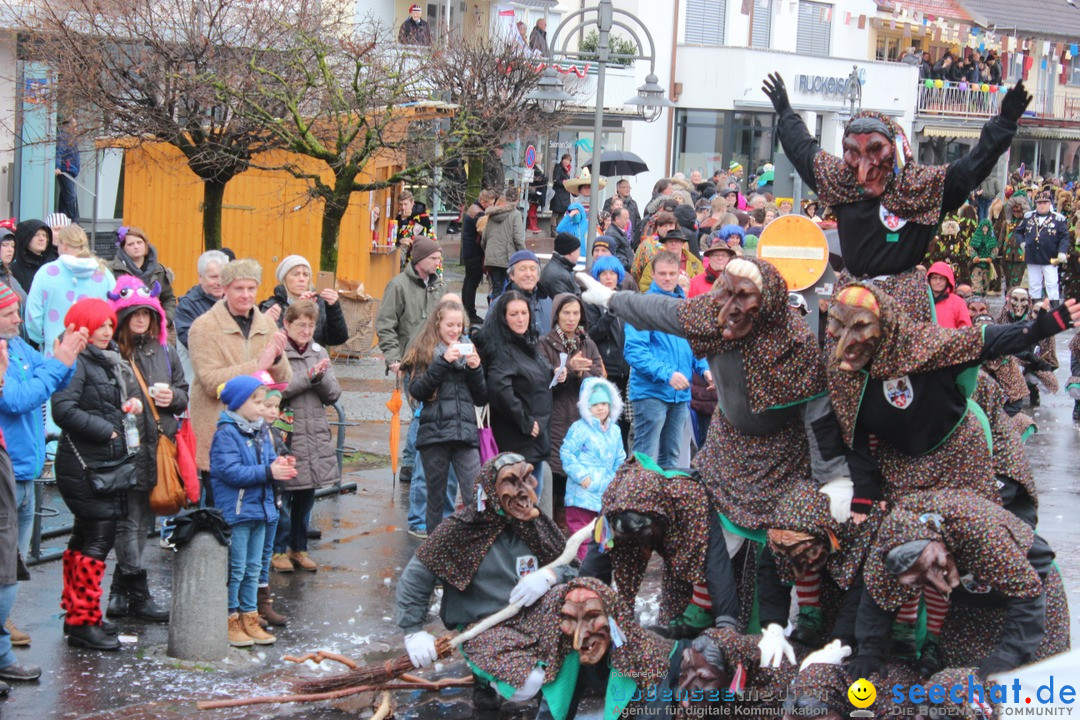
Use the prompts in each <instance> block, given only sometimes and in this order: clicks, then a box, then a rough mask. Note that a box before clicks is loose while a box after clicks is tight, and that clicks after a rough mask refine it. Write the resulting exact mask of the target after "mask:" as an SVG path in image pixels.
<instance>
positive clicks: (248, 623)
mask: <svg viewBox="0 0 1080 720" xmlns="http://www.w3.org/2000/svg"><path fill="white" fill-rule="evenodd" d="M240 622H241V623H242V624H243V628H244V632H246V633H247V634H248V635H250V636H251V639H252V640H253V641H254V642H255V644H256V645H269V644H270V643H273V642H277V638H276V637H274V636H273V635H271V634H270V633H268V632H266V631H265V630H263V629H262V628H261V627H259V613H258V611H255V610H253V611H251V612H246V613H243V614H241V615H240Z"/></svg>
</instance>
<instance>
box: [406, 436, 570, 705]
mask: <svg viewBox="0 0 1080 720" xmlns="http://www.w3.org/2000/svg"><path fill="white" fill-rule="evenodd" d="M532 472H533V466H532V465H530V464H529V463H528V462H526V461H525V458H523V457H522V456H521V455H518V454H516V453H502V454H500V455H496V456H495V457H494V458H492V459H490V460H488V461H487V462H486V463H484V465H483V466H481V468H480V472H479V473H478V474H477V476H476V502H475V503H471V504H469V505H468V506H466V507H464V508H462V509H460V510H458V511H457V512H455V513H454V514H453V515H451V516H450V517H448V518H446V519H445V520H443V521H442V522H441V523H439V526H438V527H437V528H436V529H435V532H433V533H431V535H429V536H428V538H427V540H425V541H424V543H423V544H422V545H421V546H420V547H419V549H417V551H416V554H415V555H414V556H413V558H412V559H411V560H410V561H409V564H408V565H406V566H405V570H404V571H403V572H402V573H401V577H400V578H399V579H398V586H397V604H398V626H399V627H400V628H401V629H402V630H403V631H404V633H405V649H406V650H407V651H408V653H409V658H410V659H411V660H412V662H413V665H415V666H416V667H418V668H421V667H427V666H428V665H431V664H432V663H433V662H435V659H436V657H437V656H438V653H437V652H436V650H435V636H433V635H432V634H431V633H429V632H427V631H426V630H424V622H425V620H426V618H427V612H428V607H429V605H430V603H431V596H432V594H433V593H434V592H435V586H436V584H439V583H441V584H442V586H443V597H442V604H441V607H440V611H439V615H440V617H441V619H442V621H443V624H444V625H445V626H446V627H447V628H450V629H458V628H462V627H464V626H465V625H468V624H470V623H473V622H475V621H477V620H479V619H480V618H483V617H486V616H488V615H491V614H493V613H495V612H497V611H499V610H502V609H503V608H504V607H506V605H507V603H508V602H511V603H512V602H522V603H523V604H524V605H531V604H533V603H534V602H536V601H537V600H538V599H540V598H541V597H543V595H544V593H545V592H547V590H548V589H549V588H550V587H551V586H552V585H555V584H556V583H558V582H565V581H566V580H569V579H570V578H572V577H574V576H575V575H576V574H577V568H575V567H572V566H569V565H567V566H563V567H560V568H558V569H556V570H555V571H554V572H552V571H549V570H539V569H540V568H541V567H543V566H544V565H547V564H548V563H550V562H551V561H553V560H554V559H556V558H557V557H558V556H559V554H560V553H562V551H563V548H564V547H565V546H566V537H565V536H564V535H563V533H562V531H561V530H559V528H558V526H557V525H555V523H554V521H552V520H551V518H549V517H547V516H546V515H544V514H543V513H541V512H540V510H539V508H537V507H536V504H537V497H536V478H534V477H533V475H532ZM473 704H474V706H475V707H476V708H477V709H487V710H491V709H497V708H498V698H497V697H496V696H495V693H494V691H493V690H492V689H491V688H490V687H489V686H488V685H487V684H486V683H484V682H482V681H481V682H478V683H477V684H476V685H475V687H474V691H473Z"/></svg>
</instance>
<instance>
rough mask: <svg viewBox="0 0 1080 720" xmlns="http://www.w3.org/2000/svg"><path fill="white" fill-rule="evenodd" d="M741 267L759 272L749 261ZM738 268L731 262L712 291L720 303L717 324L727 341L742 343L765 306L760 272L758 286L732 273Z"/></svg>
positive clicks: (751, 278)
mask: <svg viewBox="0 0 1080 720" xmlns="http://www.w3.org/2000/svg"><path fill="white" fill-rule="evenodd" d="M741 263H742V264H746V265H750V266H751V267H752V268H753V269H754V270H757V267H756V266H754V265H753V264H752V263H748V262H746V261H741ZM732 265H735V268H732ZM739 267H740V261H737V260H733V261H731V262H729V263H728V264H727V266H726V268H725V272H724V273H723V274H721V275H720V277H719V278H718V279H717V281H716V284H715V286H714V288H713V292H715V293H716V294H717V296H718V297H719V299H720V314H719V316H718V318H717V322H718V323H719V325H720V327H721V332H722V333H723V336H724V339H725V340H740V339H742V338H744V337H746V336H747V335H748V334H749V333H750V331H751V330H752V329H753V328H754V321H755V320H756V319H757V316H758V313H760V312H761V306H762V305H763V304H764V299H763V298H762V296H761V273H760V271H758V273H757V282H756V283H755V281H754V278H753V277H745V276H741V275H738V274H735V272H733V270H738V268H739Z"/></svg>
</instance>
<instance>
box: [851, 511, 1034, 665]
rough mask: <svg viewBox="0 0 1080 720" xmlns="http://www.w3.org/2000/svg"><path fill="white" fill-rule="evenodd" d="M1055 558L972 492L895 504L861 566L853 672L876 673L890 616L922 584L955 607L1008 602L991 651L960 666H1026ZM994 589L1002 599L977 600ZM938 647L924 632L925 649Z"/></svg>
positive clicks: (1015, 522) (1008, 515) (1018, 523)
mask: <svg viewBox="0 0 1080 720" xmlns="http://www.w3.org/2000/svg"><path fill="white" fill-rule="evenodd" d="M1053 559H1054V553H1053V551H1052V550H1051V549H1050V547H1049V545H1047V544H1046V542H1045V541H1044V540H1043V539H1042V538H1040V537H1039V536H1037V535H1036V534H1035V533H1034V531H1033V530H1032V529H1031V528H1030V527H1028V526H1027V525H1025V524H1024V523H1023V522H1021V521H1020V520H1019V519H1017V518H1016V517H1015V516H1014V515H1012V514H1011V513H1009V512H1008V511H1006V510H1004V509H1002V508H1000V507H999V506H998V505H996V504H995V503H993V502H989V501H987V500H984V499H982V498H979V497H977V496H975V495H973V494H972V493H969V492H966V491H962V490H940V491H935V492H924V493H917V494H915V495H911V496H909V497H907V498H904V499H902V500H900V501H899V502H898V503H897V504H896V506H895V507H894V509H893V510H892V512H890V513H889V515H888V516H887V517H886V518H885V519H884V520H883V521H882V525H881V528H880V529H879V531H878V534H877V538H876V540H875V542H874V547H873V548H872V549H871V551H870V555H869V557H868V558H867V561H866V568H865V572H864V576H863V577H864V580H865V582H866V591H867V592H866V594H864V596H863V601H862V603H861V605H860V608H859V620H858V627H857V633H858V637H859V649H858V654H857V656H856V657H855V658H854V659H853V660H852V662H851V664H850V667H849V670H850V673H851V674H852V675H853V676H855V677H865V676H866V675H867V674H869V673H871V672H875V671H877V670H879V669H880V668H881V666H882V662H883V658H884V657H885V655H886V652H885V650H886V648H885V645H886V643H887V636H888V628H889V624H890V622H891V616H892V614H893V613H894V612H895V611H896V610H897V609H898V608H899V607H900V605H902V604H903V603H904V601H906V600H908V599H910V598H911V597H913V596H914V595H915V594H917V593H919V592H921V591H922V589H923V588H925V587H930V588H933V589H934V590H935V591H937V592H938V593H940V594H941V595H943V596H945V597H948V598H949V599H950V601H951V603H953V604H965V605H972V604H986V603H987V601H991V600H995V599H996V600H998V604H999V605H1000V604H1004V605H1005V607H1006V611H1005V612H1006V621H1005V625H1004V627H1003V628H1002V629H1001V631H1000V634H999V635H998V636H997V639H996V643H994V647H993V650H992V651H991V652H989V653H988V654H986V655H984V656H983V657H979V658H967V659H966V662H964V663H963V664H972V665H977V666H978V673H977V674H978V675H979V677H981V678H982V679H984V680H985V679H986V678H987V677H988V676H990V675H992V674H995V673H1000V672H1007V671H1009V670H1013V669H1015V668H1016V667H1018V666H1020V665H1023V664H1025V663H1027V662H1030V661H1031V660H1033V659H1035V657H1036V651H1037V650H1038V648H1039V646H1040V644H1041V643H1042V641H1043V637H1044V634H1045V631H1046V622H1047V615H1046V591H1045V587H1044V581H1045V580H1046V579H1047V577H1048V575H1049V573H1050V570H1051V563H1052V561H1053ZM991 590H992V591H996V593H1000V595H995V596H993V597H984V598H979V597H978V595H987V593H988V591H991ZM972 630H973V631H974V632H977V633H979V634H982V633H985V632H986V630H982V631H979V630H978V629H975V628H973V629H972ZM939 643H940V640H939V638H938V637H937V636H935V635H933V634H928V635H927V638H926V641H925V642H924V645H923V649H922V652H923V653H924V654H925V653H927V649H928V647H930V648H933V647H934V646H935V645H938V644H939ZM938 669H939V670H940V669H941V668H938Z"/></svg>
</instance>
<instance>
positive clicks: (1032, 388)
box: [1028, 383, 1039, 408]
mask: <svg viewBox="0 0 1080 720" xmlns="http://www.w3.org/2000/svg"><path fill="white" fill-rule="evenodd" d="M1028 395H1029V396H1030V399H1029V400H1028V404H1029V405H1031V407H1033V408H1037V407H1039V386H1038V385H1035V384H1032V383H1029V384H1028Z"/></svg>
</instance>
